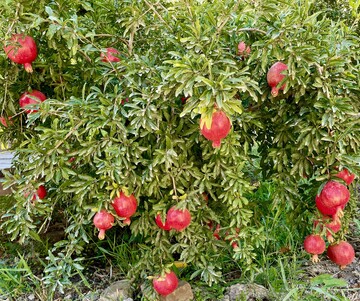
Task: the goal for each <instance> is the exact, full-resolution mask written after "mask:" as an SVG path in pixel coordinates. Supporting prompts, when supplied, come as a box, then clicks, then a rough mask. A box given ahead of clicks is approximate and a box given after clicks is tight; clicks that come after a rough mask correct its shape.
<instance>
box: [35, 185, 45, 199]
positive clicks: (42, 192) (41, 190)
mask: <svg viewBox="0 0 360 301" xmlns="http://www.w3.org/2000/svg"><path fill="white" fill-rule="evenodd" d="M36 195H37V196H38V198H39V199H40V200H43V199H45V198H46V195H47V191H46V188H45V186H44V185H40V186H39V187H38V189H37V190H36Z"/></svg>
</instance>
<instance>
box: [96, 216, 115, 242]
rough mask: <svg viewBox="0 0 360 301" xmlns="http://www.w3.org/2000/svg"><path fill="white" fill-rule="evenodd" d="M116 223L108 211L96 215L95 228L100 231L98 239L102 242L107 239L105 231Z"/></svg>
mask: <svg viewBox="0 0 360 301" xmlns="http://www.w3.org/2000/svg"><path fill="white" fill-rule="evenodd" d="M114 221H115V219H114V216H113V215H112V214H111V213H110V212H107V211H106V210H101V211H100V212H97V213H96V214H95V216H94V219H93V222H94V225H95V227H96V228H97V229H98V230H99V235H98V237H99V239H100V240H103V239H104V238H105V231H106V230H109V229H110V228H111V227H112V226H113V224H114Z"/></svg>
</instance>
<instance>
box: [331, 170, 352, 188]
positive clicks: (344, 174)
mask: <svg viewBox="0 0 360 301" xmlns="http://www.w3.org/2000/svg"><path fill="white" fill-rule="evenodd" d="M335 177H338V178H340V179H342V180H344V182H345V183H346V184H347V185H350V184H351V183H352V182H353V181H354V179H355V175H354V174H351V173H350V172H349V170H348V169H347V168H344V169H343V170H342V171H340V172H338V173H337V174H336V175H335Z"/></svg>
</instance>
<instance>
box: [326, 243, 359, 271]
mask: <svg viewBox="0 0 360 301" xmlns="http://www.w3.org/2000/svg"><path fill="white" fill-rule="evenodd" d="M327 256H328V257H329V258H330V260H331V261H332V262H334V263H336V264H337V265H338V266H339V267H340V269H344V268H345V267H346V266H347V265H348V264H350V263H352V262H353V260H354V258H355V251H354V248H353V246H352V245H351V244H349V243H348V242H346V241H341V242H339V243H338V244H335V245H331V246H329V247H328V249H327Z"/></svg>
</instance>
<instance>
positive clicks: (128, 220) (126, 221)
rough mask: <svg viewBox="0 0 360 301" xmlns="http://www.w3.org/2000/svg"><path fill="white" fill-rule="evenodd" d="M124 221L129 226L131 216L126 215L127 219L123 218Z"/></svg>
mask: <svg viewBox="0 0 360 301" xmlns="http://www.w3.org/2000/svg"><path fill="white" fill-rule="evenodd" d="M123 223H124V225H127V226H129V225H130V224H131V219H130V217H125V219H124V220H123Z"/></svg>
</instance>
